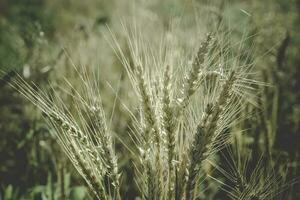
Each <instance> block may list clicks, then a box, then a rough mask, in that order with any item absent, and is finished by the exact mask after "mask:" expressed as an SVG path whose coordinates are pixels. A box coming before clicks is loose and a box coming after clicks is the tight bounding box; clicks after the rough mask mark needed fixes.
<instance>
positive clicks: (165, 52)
mask: <svg viewBox="0 0 300 200" xmlns="http://www.w3.org/2000/svg"><path fill="white" fill-rule="evenodd" d="M133 36H134V38H132V35H130V34H128V38H129V39H128V41H127V46H128V49H129V52H130V53H129V55H125V53H124V51H122V48H121V47H120V45H119V44H118V43H117V42H116V43H114V50H115V52H116V55H117V56H118V57H119V58H120V61H121V63H122V64H123V65H124V67H125V69H126V71H127V74H128V77H129V80H130V81H131V84H132V86H133V87H132V88H133V89H134V91H135V93H136V94H137V97H138V99H139V105H138V107H137V112H133V111H128V112H130V114H131V116H132V124H130V125H128V126H130V132H128V133H126V134H128V138H130V141H131V142H130V143H131V144H134V145H131V144H130V145H128V146H126V144H125V146H126V147H127V148H128V149H129V150H130V152H131V153H132V158H133V160H134V163H135V164H134V166H135V169H134V170H135V172H136V178H135V180H136V185H137V187H138V189H139V191H140V197H141V199H149V200H152V199H157V200H160V199H176V200H181V199H186V200H192V199H197V198H198V197H199V194H200V192H201V189H200V187H199V185H200V184H201V180H202V178H203V176H206V175H205V173H203V164H204V162H207V161H209V159H210V157H211V156H212V155H214V154H215V153H216V152H217V151H219V150H220V149H221V148H222V147H224V146H225V145H226V144H227V143H228V142H229V141H230V136H231V134H230V130H231V127H232V125H234V124H235V123H237V122H239V121H240V120H241V115H240V113H241V111H242V110H243V107H244V105H245V104H247V103H253V102H254V100H253V99H254V98H255V93H256V86H257V85H258V84H260V82H258V81H256V80H254V79H253V76H252V75H253V73H252V71H251V64H247V62H244V63H243V62H241V61H240V58H239V57H238V56H232V55H231V52H230V50H229V49H228V47H227V46H228V44H221V43H220V42H219V41H218V37H217V36H216V35H215V34H207V35H206V36H205V38H202V42H201V44H200V45H199V46H200V47H199V48H198V50H197V51H196V52H195V54H194V55H193V56H192V59H189V58H186V57H180V56H179V58H176V59H175V57H176V56H175V55H174V52H173V49H172V48H169V46H168V45H166V46H164V47H162V48H160V50H155V49H154V50H153V49H152V50H151V48H150V45H148V46H147V43H145V42H143V41H142V37H140V36H139V35H133ZM112 39H113V41H115V40H116V37H112ZM223 43H224V42H223ZM232 47H233V48H237V49H238V48H239V47H240V45H236V46H232ZM173 58H174V59H175V60H174V59H173ZM172 59H173V60H172ZM190 60H191V62H190ZM74 69H75V70H76V71H77V72H78V79H79V80H80V81H81V84H80V87H79V88H74V87H73V86H72V84H71V83H69V82H68V80H66V82H67V85H69V87H70V88H71V90H70V91H65V92H66V93H67V94H66V95H69V96H71V97H72V98H73V101H72V102H73V103H72V105H66V103H65V102H64V100H63V99H62V97H61V94H60V93H57V92H56V90H55V89H54V90H53V91H52V92H51V93H49V92H47V93H46V92H43V91H40V90H38V86H36V85H34V84H29V83H27V82H26V81H25V80H24V79H22V78H21V77H19V78H17V79H15V80H14V81H13V82H12V83H11V84H12V86H13V87H15V88H16V89H17V90H18V91H19V92H20V93H21V94H22V95H24V96H25V97H26V98H27V99H29V100H30V101H31V102H32V103H33V104H34V105H36V106H37V107H38V108H39V109H40V110H41V111H42V112H43V114H44V116H45V118H46V120H47V122H49V124H50V125H51V127H52V130H54V132H55V134H56V136H57V138H58V143H59V145H60V146H61V148H62V149H63V151H64V152H65V154H66V155H67V156H68V158H69V159H70V161H71V162H72V164H73V165H74V167H75V168H76V169H77V171H78V172H79V173H80V175H81V176H82V177H83V178H84V179H85V181H86V183H87V184H88V186H89V187H90V188H91V190H92V191H93V192H94V193H95V196H96V198H98V199H100V200H105V199H122V194H121V193H120V187H122V181H121V179H122V178H121V177H122V172H121V171H120V169H119V166H118V156H117V152H116V149H115V147H114V146H115V145H114V143H115V142H114V141H115V137H114V134H113V133H112V131H111V130H110V128H109V126H108V122H107V120H106V116H105V112H104V109H103V105H102V100H101V94H100V93H101V91H99V88H100V87H99V83H98V82H97V79H96V78H95V77H96V76H92V75H91V74H89V73H88V71H87V70H86V69H85V68H84V67H76V66H74ZM100 71H101V69H100ZM253 96H254V97H253ZM129 146H130V147H129ZM120 156H122V154H121V153H120ZM238 180H239V179H237V184H242V183H241V182H239V183H238ZM253 184H257V183H253ZM239 186H241V185H239ZM245 187H246V186H245ZM232 188H233V189H234V188H238V187H235V186H232ZM238 192H240V193H238ZM242 192H243V191H241V190H237V193H236V194H233V193H232V194H231V196H232V198H234V199H251V194H250V193H249V194H248V193H247V194H246V193H244V194H243V193H242ZM247 195H248V196H247ZM124 198H126V197H124Z"/></svg>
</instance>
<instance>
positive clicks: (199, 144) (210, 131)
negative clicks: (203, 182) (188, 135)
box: [186, 71, 236, 200]
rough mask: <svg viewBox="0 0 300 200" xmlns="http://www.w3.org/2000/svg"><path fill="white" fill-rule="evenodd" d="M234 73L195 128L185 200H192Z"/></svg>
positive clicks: (229, 94)
mask: <svg viewBox="0 0 300 200" xmlns="http://www.w3.org/2000/svg"><path fill="white" fill-rule="evenodd" d="M235 79H236V77H235V73H234V71H233V72H232V73H231V74H230V75H229V77H228V79H227V81H226V82H225V83H224V85H223V87H222V90H221V92H220V94H219V97H218V99H217V102H216V103H215V104H214V105H211V104H208V106H207V108H206V110H205V115H204V117H203V119H202V121H201V122H200V123H199V125H198V126H197V131H196V133H195V136H194V139H193V144H192V147H191V149H190V152H189V157H190V164H189V167H188V179H187V184H186V200H193V199H194V190H195V185H196V177H197V176H198V173H199V168H200V165H201V163H202V162H203V161H204V160H205V159H206V158H207V157H208V155H209V152H210V148H211V144H212V143H213V142H214V141H213V138H214V137H213V136H214V133H215V131H216V129H217V127H218V121H219V118H220V116H221V115H222V113H223V111H224V107H225V106H226V104H227V103H228V99H229V98H230V96H231V90H232V86H233V84H234V82H235Z"/></svg>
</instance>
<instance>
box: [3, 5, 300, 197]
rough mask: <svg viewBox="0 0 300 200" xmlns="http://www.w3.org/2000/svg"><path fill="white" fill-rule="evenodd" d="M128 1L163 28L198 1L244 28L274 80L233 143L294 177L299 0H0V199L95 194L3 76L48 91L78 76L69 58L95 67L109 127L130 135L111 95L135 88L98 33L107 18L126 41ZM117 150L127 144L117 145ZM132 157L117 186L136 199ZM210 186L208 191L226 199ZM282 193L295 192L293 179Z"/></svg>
mask: <svg viewBox="0 0 300 200" xmlns="http://www.w3.org/2000/svg"><path fill="white" fill-rule="evenodd" d="M132 7H135V9H136V12H137V13H138V14H137V15H139V16H143V17H144V18H145V19H147V18H149V17H150V18H151V19H153V18H154V19H155V20H159V21H160V23H161V24H162V25H161V27H162V29H166V30H167V29H168V22H169V21H170V20H171V19H172V20H173V19H176V18H181V19H182V21H184V20H186V21H187V22H189V20H190V19H191V18H193V17H194V18H195V17H196V15H195V13H197V12H198V11H197V9H198V8H199V12H202V10H204V11H205V15H204V16H206V17H205V18H207V19H209V20H214V21H215V22H216V23H221V24H223V25H222V27H223V28H224V27H225V28H226V26H228V29H230V32H231V34H230V39H231V40H234V39H235V37H238V36H240V35H243V36H244V34H245V32H247V35H246V37H247V38H248V39H247V40H246V42H245V44H244V45H245V46H246V48H249V49H253V48H254V49H255V50H254V51H253V54H252V55H251V56H253V57H254V60H255V64H254V66H255V68H256V70H257V72H258V73H259V74H260V76H261V77H262V81H264V82H266V83H268V84H270V85H271V86H269V87H263V88H261V90H262V92H261V94H260V101H259V107H253V106H252V107H251V106H249V108H248V109H250V110H251V112H253V113H254V114H253V116H252V117H250V118H249V119H247V120H246V121H245V122H244V123H243V124H241V125H239V126H240V127H238V128H240V129H242V130H248V131H247V134H246V136H243V138H242V139H241V138H240V139H239V140H241V142H242V143H246V144H247V148H250V149H251V150H252V151H253V155H254V156H253V159H254V160H255V155H257V157H259V156H258V155H261V154H264V155H267V156H272V157H275V158H276V159H275V160H276V162H274V163H276V164H274V167H275V168H276V169H278V171H279V173H281V169H282V168H284V170H283V169H282V171H284V176H285V177H286V180H293V179H294V178H297V177H299V175H300V168H299V167H300V166H299V164H300V157H299V156H300V155H299V153H300V82H299V81H300V0H264V1H262V0H251V1H249V0H216V1H209V0H194V1H192V0H164V1H159V0H153V1H146V0H139V1H135V4H133V1H126V0H86V1H76V0H0V69H1V70H4V71H5V72H6V73H5V74H3V73H0V74H1V76H0V199H1V200H2V199H3V200H20V199H21V200H25V199H36V200H39V199H42V200H45V199H47V200H56V199H75V200H81V199H93V197H92V196H91V195H90V193H89V191H88V188H87V187H86V185H85V184H84V181H83V180H82V178H81V177H80V176H79V175H78V173H77V172H76V171H75V170H74V168H73V167H72V165H71V164H70V162H69V161H68V159H67V157H66V156H65V155H64V154H63V153H62V152H61V150H60V148H59V147H58V145H57V143H56V138H55V136H54V135H53V133H51V130H49V128H48V127H47V124H46V123H45V121H44V119H43V117H42V115H41V113H40V112H39V111H38V110H37V109H35V108H34V106H32V105H31V103H30V102H28V101H26V100H25V99H24V98H23V97H22V96H20V95H19V94H18V93H17V92H16V91H14V90H13V89H12V88H11V87H10V86H9V84H8V82H9V81H10V80H11V79H13V78H14V77H15V76H16V75H17V74H21V75H22V76H23V77H24V78H25V79H26V80H28V81H33V82H35V84H37V85H38V86H39V87H42V88H44V89H45V90H47V87H49V86H48V83H49V82H51V83H52V84H53V85H59V84H60V82H61V80H62V78H63V77H68V78H69V79H74V83H76V73H75V72H74V69H73V68H72V62H73V63H75V65H83V66H93V67H98V68H99V71H100V76H101V77H100V81H101V87H102V88H101V92H102V97H103V103H104V108H105V110H106V111H107V112H108V113H111V112H112V110H113V109H114V112H115V116H118V117H117V118H116V117H115V118H114V120H113V126H112V127H113V131H115V132H117V133H120V134H124V135H126V132H127V131H128V124H130V116H129V114H128V112H127V111H126V110H125V109H124V108H122V106H120V105H119V104H118V103H117V104H114V102H115V99H116V98H115V96H116V92H117V93H118V97H119V98H120V99H122V100H123V101H124V102H123V103H126V105H128V106H129V107H130V105H131V104H134V102H130V101H129V100H127V99H128V98H126V97H127V96H128V95H130V94H131V88H130V84H129V81H128V80H127V77H126V72H125V71H124V68H123V67H122V66H121V64H120V62H119V61H118V59H117V57H116V56H115V54H114V52H113V50H112V49H111V48H110V45H109V44H108V43H107V40H106V39H105V37H104V36H103V34H102V33H103V31H106V30H107V27H106V26H107V25H108V26H109V27H110V28H111V29H112V30H113V31H114V33H115V34H116V36H117V37H118V38H119V39H120V41H119V42H120V43H121V44H122V34H123V33H122V28H121V23H120V22H121V20H122V19H123V18H125V17H128V16H130V15H131V11H132ZM146 24H147V23H145V26H146ZM186 24H187V25H186V26H189V25H190V26H192V23H186ZM245 30H246V31H245ZM220 31H222V30H220ZM150 34H151V33H150ZM119 36H120V37H119ZM247 45H248V46H247ZM70 60H72V62H71V61H70ZM112 88H115V90H114V89H112ZM116 90H117V91H116ZM70 101H71V100H70ZM114 105H115V106H114ZM116 148H117V152H122V151H123V152H124V151H126V150H125V149H124V147H123V146H122V144H119V143H118V142H116ZM130 160H131V158H130V156H129V153H128V157H126V154H125V156H124V153H123V154H122V156H119V163H120V166H121V168H122V171H123V175H122V176H123V178H122V182H124V183H125V184H123V186H122V192H121V193H122V194H123V196H126V199H135V198H137V196H138V192H137V188H136V186H135V185H134V183H133V180H132V176H133V166H132V163H131V161H130ZM221 162H222V161H221ZM282 173H283V172H282ZM215 187H216V188H217V187H218V186H217V185H216V186H215ZM216 188H215V189H211V191H210V195H209V197H206V198H207V199H226V198H225V197H224V198H223V197H222V191H220V190H218V189H216ZM280 199H284V200H285V199H286V200H298V199H300V187H299V185H297V184H294V185H293V186H292V187H290V188H288V189H287V190H285V192H283V193H282V195H281V197H280Z"/></svg>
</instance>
